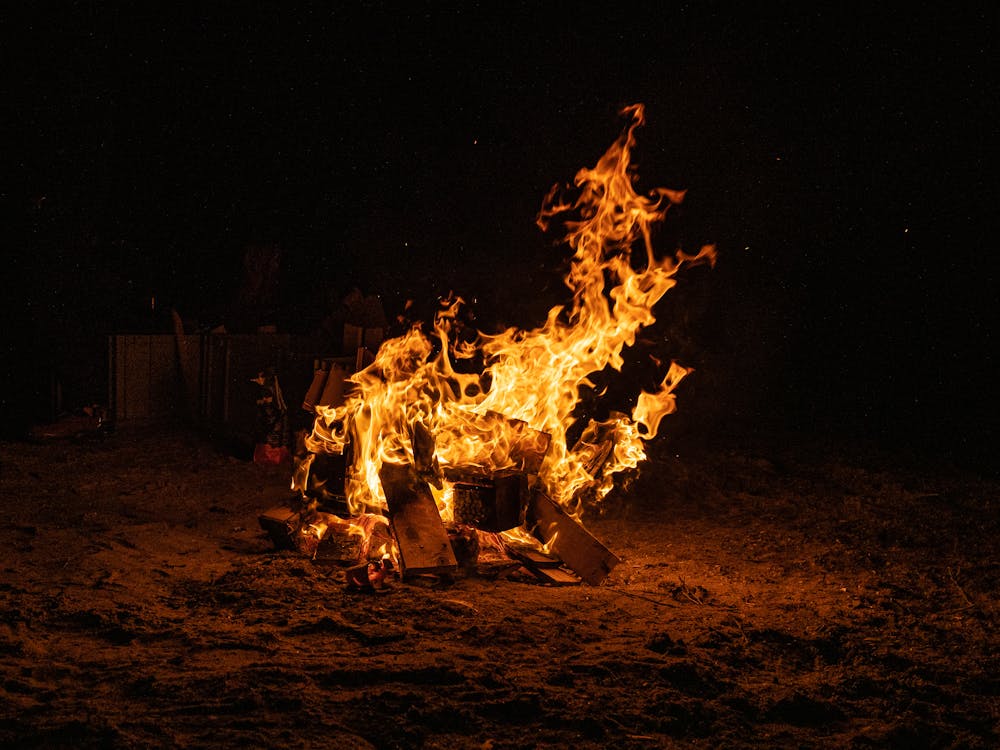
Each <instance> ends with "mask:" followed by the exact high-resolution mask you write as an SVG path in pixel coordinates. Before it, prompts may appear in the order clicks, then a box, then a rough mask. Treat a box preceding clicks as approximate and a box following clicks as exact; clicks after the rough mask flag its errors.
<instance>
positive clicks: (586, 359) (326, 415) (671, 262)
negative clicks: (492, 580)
mask: <svg viewBox="0 0 1000 750" xmlns="http://www.w3.org/2000/svg"><path fill="white" fill-rule="evenodd" d="M624 114H626V115H628V116H629V117H630V118H631V120H630V123H629V125H628V127H627V128H626V129H625V131H624V132H623V133H622V135H621V136H620V137H619V138H618V140H617V141H616V142H615V143H614V144H612V146H611V148H610V149H609V150H608V151H607V153H606V154H604V156H603V157H602V158H601V159H600V160H599V161H598V163H597V164H596V165H595V166H594V167H593V168H590V169H582V170H580V172H579V173H578V174H577V175H576V178H575V180H574V184H573V186H572V187H570V188H568V189H566V190H561V189H559V188H558V187H557V188H554V189H553V190H552V191H551V192H550V194H549V195H548V196H547V197H546V199H545V201H544V202H543V204H542V209H541V211H540V213H539V216H538V223H539V226H541V227H542V228H543V229H548V228H550V227H553V226H556V225H559V226H562V227H563V228H564V229H565V230H566V242H567V243H568V244H569V246H570V248H571V249H572V251H573V258H572V262H571V265H570V270H569V272H568V274H567V276H566V279H565V280H566V284H567V286H568V287H569V289H570V290H571V292H572V295H573V296H572V302H571V303H570V304H568V305H567V306H564V307H563V306H561V307H556V308H553V309H552V311H551V312H550V313H549V316H548V318H547V320H546V321H545V322H544V323H543V324H542V325H540V326H539V327H537V328H535V329H532V330H519V329H509V330H507V331H504V332H503V333H499V334H495V335H486V334H479V335H478V336H476V335H470V333H472V332H471V330H470V329H469V328H468V327H467V325H466V321H465V319H464V316H463V313H462V311H461V307H462V305H463V304H464V303H463V301H462V300H461V299H460V298H457V297H454V298H449V299H447V300H445V301H444V302H443V304H442V306H441V309H440V310H439V312H438V314H437V316H436V318H435V320H434V326H433V332H432V333H431V334H430V335H428V334H426V333H425V332H424V331H423V330H422V329H421V328H420V327H419V326H415V327H413V328H411V329H410V331H408V332H407V333H406V334H404V335H402V336H400V337H398V338H394V339H389V340H387V341H384V342H382V345H381V346H380V347H379V349H378V351H377V352H376V353H374V354H373V355H371V357H370V358H368V357H365V358H361V357H359V358H358V359H357V361H356V362H355V370H356V371H355V372H354V373H353V374H350V375H349V376H348V374H347V373H346V372H338V373H336V374H335V372H334V370H333V369H332V368H331V369H330V370H329V372H328V373H327V374H326V375H325V377H324V376H322V375H321V374H320V373H319V372H317V375H316V378H315V379H314V381H313V385H312V387H311V388H310V389H309V393H308V394H307V396H306V399H305V403H304V406H306V407H307V408H310V407H311V408H312V409H314V411H315V414H316V419H315V421H314V425H313V430H312V433H311V434H310V435H309V436H308V437H307V438H306V440H305V446H306V447H307V448H308V451H309V455H308V456H306V457H305V458H304V459H303V460H301V461H300V462H299V464H298V467H297V469H296V471H295V475H294V477H293V488H294V489H296V490H298V491H299V492H300V493H301V495H302V496H303V498H304V500H305V502H306V504H307V505H309V504H312V505H314V506H315V505H317V504H318V503H320V502H322V501H323V500H324V499H329V498H330V497H331V495H332V494H333V492H332V490H330V488H328V487H327V486H326V483H325V482H320V483H319V484H318V485H317V482H315V481H313V480H312V479H311V476H310V474H311V471H312V470H314V469H317V470H318V469H320V468H322V462H320V461H317V460H316V459H317V457H319V456H338V457H340V460H341V461H342V462H343V466H344V475H345V477H344V485H345V488H344V500H345V503H346V505H347V510H348V514H349V515H350V514H355V515H360V514H363V513H372V512H374V513H379V512H385V513H386V514H387V515H388V519H389V525H390V527H391V530H392V534H393V538H394V542H395V548H394V550H393V552H392V554H394V555H395V559H396V561H397V563H398V568H399V569H400V570H401V571H402V574H403V575H407V574H410V575H416V574H419V573H423V572H440V571H451V570H454V569H456V568H457V565H458V559H459V558H460V559H462V561H463V565H464V566H465V567H469V562H468V561H469V558H470V556H471V555H472V552H473V551H474V550H475V549H476V545H474V544H472V540H471V538H470V537H469V535H468V534H455V533H454V531H455V529H456V528H458V527H472V528H473V529H478V530H479V531H480V532H482V533H485V534H490V533H503V534H507V535H510V537H511V538H512V539H513V538H515V537H518V538H520V539H521V540H522V541H523V540H525V539H531V536H530V534H529V530H530V531H531V532H533V533H534V534H536V535H537V536H538V538H539V539H541V540H542V541H544V542H545V543H546V546H547V548H548V549H550V550H552V551H553V552H554V553H555V554H557V555H558V557H559V558H560V559H561V561H562V562H563V563H564V564H565V565H566V566H568V568H570V569H571V570H572V571H574V572H575V573H576V574H578V575H579V577H580V578H582V579H583V580H584V581H586V582H587V583H590V584H598V583H600V582H601V581H602V580H604V578H605V577H606V576H607V575H608V573H609V572H610V571H611V570H612V569H613V568H614V567H615V565H617V564H618V562H619V560H618V558H617V557H616V556H615V555H614V554H612V553H611V552H610V551H609V550H608V549H607V548H606V547H605V546H604V545H603V544H601V543H600V542H598V541H597V540H596V539H595V538H594V537H593V536H592V535H591V534H590V533H589V532H588V531H587V530H586V529H585V528H584V527H583V525H582V524H581V523H580V521H579V520H578V519H577V518H575V517H574V516H578V515H579V512H580V511H581V510H582V509H583V507H585V506H586V505H589V504H592V503H597V502H600V501H601V499H602V498H603V497H604V496H605V495H606V494H607V493H608V492H609V491H610V490H611V488H612V487H613V484H614V478H615V476H617V475H620V473H621V472H623V471H626V470H631V469H634V468H635V467H636V466H638V464H639V463H640V462H641V461H642V460H643V459H644V458H645V452H644V441H645V440H649V439H652V438H653V437H655V436H656V433H657V430H658V428H659V426H660V421H661V419H662V417H663V416H664V415H665V414H668V413H670V412H671V411H673V409H674V389H675V387H676V386H677V384H678V383H679V382H680V380H681V378H683V377H684V376H685V375H686V374H687V373H688V370H686V369H684V368H683V367H680V366H679V365H676V364H671V365H670V367H669V369H668V370H667V372H666V373H665V375H664V377H663V380H662V383H661V385H660V388H659V389H658V390H657V391H656V392H655V393H641V394H639V396H638V398H637V400H636V407H635V409H634V410H633V411H632V413H631V414H622V413H611V415H610V417H609V418H608V419H606V420H605V421H602V422H598V421H595V420H590V421H589V422H588V423H586V424H582V425H578V428H582V429H578V430H574V431H573V432H574V433H576V432H579V433H580V438H579V439H578V440H577V441H576V442H575V443H574V444H573V446H572V447H570V445H569V443H568V442H567V435H568V434H570V430H571V429H572V428H573V426H574V424H575V423H576V421H577V412H576V409H577V405H578V404H579V403H580V400H581V391H582V390H583V389H590V390H592V389H593V387H594V383H593V380H592V377H593V376H594V375H595V374H596V373H600V372H602V371H605V370H607V369H609V368H610V369H613V370H620V369H621V368H622V365H623V363H624V358H623V356H622V350H623V349H624V348H625V347H627V346H632V345H633V344H634V343H635V341H636V336H637V334H638V332H639V330H640V329H641V328H642V327H643V326H648V325H650V324H651V323H653V322H654V321H655V317H654V315H653V308H654V306H655V305H656V303H657V302H658V301H659V300H660V299H661V298H662V297H663V295H664V294H666V293H667V292H668V291H669V290H670V289H671V288H672V287H673V286H674V285H675V284H676V281H675V279H674V276H675V275H676V273H677V271H678V270H679V269H680V268H681V266H682V265H684V264H692V263H700V262H709V263H711V262H713V261H714V250H713V248H712V247H709V246H706V247H704V248H702V250H701V251H700V252H699V253H697V254H695V255H687V254H685V253H683V252H681V251H678V252H677V253H676V255H674V256H668V257H665V258H658V257H657V256H656V254H655V253H654V251H653V247H652V244H651V237H652V231H651V227H652V225H653V224H655V223H656V222H659V221H661V220H662V219H663V218H664V217H665V215H666V213H667V210H668V209H669V208H670V206H671V205H672V204H674V203H679V202H680V201H681V200H682V199H683V197H684V193H683V192H682V191H675V190H667V189H662V188H661V189H657V190H654V191H652V192H650V193H648V194H646V195H639V194H638V193H637V192H636V191H635V188H634V180H635V176H634V170H633V169H632V167H631V164H630V158H631V149H632V147H633V146H634V144H635V138H634V134H635V130H636V128H637V127H638V126H639V125H641V124H642V122H643V111H642V107H641V105H637V106H634V107H630V108H628V109H626V110H625V112H624ZM634 245H639V246H640V247H641V248H642V250H644V251H645V252H642V253H638V254H637V257H636V258H633V246H634ZM359 351H360V350H359ZM458 360H463V361H465V362H466V363H478V365H477V367H473V368H470V367H467V366H466V367H462V368H456V367H455V366H453V363H454V362H456V361H458ZM470 369H472V370H473V371H472V372H469V370H470ZM317 486H319V488H320V490H321V491H320V492H317ZM324 493H325V496H324ZM564 508H571V509H572V511H573V515H572V516H571V515H569V514H567V512H566V511H565V510H564ZM314 509H315V508H314ZM447 525H451V526H452V530H453V533H452V535H451V538H452V540H453V542H452V543H450V542H449V533H448V530H447V529H448V526H447ZM456 525H457V526H456ZM456 546H458V547H461V550H460V554H459V555H458V556H457V557H456V554H455V549H454V548H456ZM539 546H540V545H539ZM518 555H520V557H518ZM515 557H518V559H520V560H521V561H522V562H523V564H525V565H526V566H527V567H528V568H529V569H530V570H532V571H534V572H535V574H536V575H539V576H540V577H543V578H544V579H546V580H548V581H549V582H553V583H565V582H566V581H567V579H570V580H575V579H574V577H573V576H572V575H571V574H565V573H564V572H553V571H563V568H562V567H560V566H558V565H557V566H549V565H546V564H544V562H543V561H541V558H539V557H537V556H532V555H529V554H527V553H524V552H518V553H517V554H516V555H515Z"/></svg>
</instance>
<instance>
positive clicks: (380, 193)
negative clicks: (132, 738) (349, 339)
mask: <svg viewBox="0 0 1000 750" xmlns="http://www.w3.org/2000/svg"><path fill="white" fill-rule="evenodd" d="M65 5H66V8H64V9H61V10H59V12H56V11H54V10H53V11H50V12H48V13H43V12H36V13H35V15H34V17H33V18H31V19H30V20H28V21H23V22H21V24H23V25H21V24H13V23H8V24H7V25H6V35H7V36H8V37H9V41H10V43H11V44H10V53H11V56H12V57H13V58H14V65H13V66H8V69H9V72H10V71H13V72H14V73H15V75H14V76H13V78H14V81H13V85H12V87H11V88H10V89H9V91H8V93H7V94H6V95H5V97H4V98H5V102H4V104H5V109H6V112H5V116H4V120H5V122H8V123H14V124H15V128H14V131H15V135H14V136H13V137H10V136H9V137H8V138H7V139H6V143H5V151H6V152H7V153H6V158H5V164H6V165H7V166H6V168H5V169H4V172H5V173H6V174H5V177H7V180H5V183H6V186H5V187H4V189H3V193H4V194H3V200H4V202H5V204H7V206H8V207H9V208H10V209H11V210H12V214H13V216H14V217H15V219H14V232H13V234H12V236H11V237H10V241H11V245H9V246H8V247H10V254H9V256H8V257H9V258H10V260H8V261H7V268H8V273H6V274H5V278H6V279H7V280H8V281H9V282H13V283H11V285H10V291H9V292H8V293H7V294H6V295H5V303H4V304H5V307H6V308H7V310H6V317H7V319H8V320H9V321H10V326H9V328H10V329H11V331H12V333H11V337H10V339H9V343H8V344H7V345H6V346H5V347H4V355H5V359H6V360H7V363H6V365H5V370H6V371H7V373H8V374H9V375H10V378H9V380H10V383H11V385H10V386H9V387H7V388H6V389H5V394H4V396H5V401H6V404H7V407H8V408H9V407H11V406H12V405H14V404H18V403H21V402H23V401H24V400H25V399H24V398H23V397H22V396H23V392H26V391H25V389H27V391H31V388H32V385H31V383H32V382H33V380H32V379H33V378H36V376H37V373H39V372H41V371H44V370H45V368H49V369H52V368H56V369H58V368H63V369H65V368H66V367H67V362H66V360H67V359H74V358H75V357H77V356H78V355H77V354H71V352H76V351H77V350H78V349H79V347H81V346H96V345H93V344H92V343H91V342H95V341H96V342H100V341H101V340H102V337H103V336H105V335H106V334H108V333H112V332H128V331H144V330H164V331H166V330H169V328H167V327H163V326H164V318H163V316H164V315H165V314H166V313H165V311H168V310H169V309H170V307H175V308H176V309H178V311H180V312H181V313H182V314H183V315H184V316H185V318H186V319H190V320H192V321H195V322H196V323H197V324H201V325H205V326H209V325H213V324H217V323H220V322H225V317H226V313H227V309H228V307H227V305H228V303H229V301H230V300H231V299H232V298H233V296H234V295H235V294H236V292H237V290H238V288H239V285H240V281H241V276H242V258H243V255H244V253H245V251H246V249H247V247H248V246H251V245H255V244H257V245H272V244H273V245H277V246H279V247H280V248H281V250H282V256H281V276H280V288H279V303H278V307H277V309H276V311H275V318H276V321H277V322H278V323H279V324H280V325H281V327H282V329H283V330H290V331H293V332H303V333H306V332H309V330H310V328H311V327H314V326H315V325H317V323H318V322H319V320H320V319H321V318H322V316H323V314H324V312H325V311H326V310H327V309H328V308H329V306H330V305H331V304H332V303H335V302H336V301H337V300H338V299H339V298H340V296H342V295H343V293H344V292H345V291H346V290H348V289H350V288H351V287H354V286H356V287H358V288H360V289H362V290H363V291H364V292H366V293H378V294H380V295H382V298H383V302H384V304H385V306H386V308H387V311H388V312H390V313H392V312H393V311H394V308H395V306H397V305H399V304H401V302H402V300H404V299H406V298H424V299H433V298H434V297H435V296H436V295H438V294H441V293H444V292H447V291H448V290H449V289H455V290H456V291H459V292H462V293H464V294H466V295H468V296H474V297H476V298H477V299H478V300H480V304H481V305H482V313H481V315H482V317H483V319H484V320H493V319H494V318H497V319H499V318H504V319H509V320H514V319H516V318H517V317H518V312H517V311H515V310H514V308H515V307H517V305H518V304H520V305H521V307H519V308H518V309H519V310H521V314H522V315H524V316H526V317H530V314H532V313H534V311H535V309H536V308H538V309H542V310H544V308H545V306H547V305H548V304H550V303H555V302H559V301H561V300H562V299H564V297H563V296H562V290H561V289H560V288H559V282H558V275H559V272H560V269H561V267H562V265H561V264H562V262H563V257H564V254H563V252H562V250H561V249H560V248H557V247H553V245H552V243H551V241H550V239H549V238H545V237H543V236H542V235H541V234H540V233H539V231H538V230H537V228H536V227H535V225H534V217H535V214H536V213H537V211H538V208H539V205H540V201H541V198H542V197H543V195H544V194H545V193H546V192H547V191H548V189H549V188H550V187H551V186H552V184H554V183H555V182H563V181H567V180H569V179H571V178H572V176H573V174H574V173H575V172H576V170H577V169H578V168H579V167H581V166H584V165H592V164H593V163H594V162H595V161H596V159H597V158H598V157H599V156H600V155H601V154H602V153H603V152H604V150H605V149H606V148H607V147H608V146H609V145H610V144H611V142H612V141H613V140H614V139H615V137H616V136H617V135H618V133H619V132H620V129H621V126H622V124H623V123H622V120H621V119H620V118H619V117H618V114H617V113H618V111H619V110H620V109H621V107H622V106H624V105H627V104H630V103H633V102H643V103H645V104H646V107H647V118H648V124H647V126H646V127H645V128H643V129H642V130H641V131H640V134H639V145H638V149H637V152H636V157H635V158H636V162H637V164H638V168H639V175H640V185H641V186H643V187H648V188H651V187H655V186H660V185H664V186H668V187H675V188H687V189H688V195H687V200H686V201H685V203H684V205H683V206H682V207H681V208H680V210H678V211H677V212H675V213H674V215H672V216H671V217H670V218H669V219H668V224H669V225H670V226H669V227H665V228H664V230H663V232H662V237H661V239H663V240H664V241H665V242H666V243H667V247H665V248H664V249H665V250H669V249H672V246H673V245H682V246H684V247H686V248H687V249H690V250H694V249H696V248H697V247H699V246H700V245H701V244H703V243H706V242H714V243H716V244H717V246H718V248H719V263H718V266H717V267H716V269H714V270H713V271H710V272H705V273H702V269H698V270H697V271H696V272H694V273H692V274H691V275H690V278H689V279H687V281H688V282H689V284H690V287H689V292H687V297H684V296H682V295H681V294H680V291H679V292H678V293H679V296H678V298H677V300H676V302H675V303H671V304H670V305H668V306H667V308H666V309H665V310H664V312H665V313H669V314H671V315H677V314H678V312H677V309H676V308H677V307H678V306H680V304H681V303H682V302H684V301H685V300H690V301H691V302H692V304H693V305H694V307H695V309H696V311H697V314H694V313H689V317H691V318H693V320H692V321H690V325H689V326H688V327H687V328H685V334H689V335H690V338H692V339H693V340H694V342H695V344H694V345H693V346H694V348H695V349H697V351H695V352H694V354H693V355H692V356H694V358H695V359H699V358H700V359H703V360H704V361H705V362H706V363H708V367H709V368H710V369H711V368H712V367H714V368H716V370H717V371H720V370H725V372H726V376H725V378H722V377H721V376H719V375H718V374H717V375H716V381H720V382H721V380H726V381H727V382H726V385H724V386H722V391H723V392H724V393H729V394H733V393H739V392H741V391H744V392H753V393H758V394H761V396H760V398H759V399H757V400H756V401H754V400H753V399H749V400H747V399H743V400H742V401H741V400H740V399H734V400H733V401H732V403H734V404H737V405H736V406H734V407H733V409H734V411H739V412H740V414H739V416H741V417H742V418H746V417H747V416H748V414H749V413H751V412H754V411H755V410H761V411H765V410H766V411H768V412H769V413H771V414H780V415H783V416H787V418H788V420H789V423H790V424H795V425H797V426H799V427H802V426H812V427H814V428H817V429H820V430H837V431H839V432H840V433H842V434H845V435H848V436H850V435H852V434H856V435H858V436H859V437H862V436H865V437H867V436H875V437H885V438H886V439H887V440H897V441H899V440H905V441H909V442H915V443H919V444H920V446H921V447H923V448H932V449H933V448H935V447H936V446H940V447H941V448H943V449H947V450H948V451H950V452H954V453H962V452H968V453H970V454H974V455H976V456H987V455H988V453H989V452H990V451H988V450H986V449H984V447H983V446H984V445H988V444H989V443H988V441H989V440H991V439H992V438H994V437H995V430H996V426H997V408H996V398H995V395H994V389H995V384H994V380H995V379H996V376H995V369H996V361H997V360H996V341H995V336H994V323H993V317H994V316H995V313H996V308H997V307H998V305H997V297H998V293H997V279H996V274H995V270H994V268H995V265H996V263H995V261H994V257H995V253H996V250H995V247H994V246H993V242H992V240H993V239H994V237H995V234H994V233H993V232H989V233H987V230H986V227H987V222H986V215H987V206H989V207H990V209H993V204H994V203H995V199H996V192H995V188H994V186H993V183H994V182H995V180H994V179H992V177H993V176H992V174H991V173H990V170H989V169H988V168H987V160H986V154H987V153H989V152H990V151H991V148H990V147H989V142H991V141H992V140H994V139H993V135H994V133H995V132H996V125H995V121H994V120H993V119H992V118H991V117H990V114H991V110H992V107H991V106H990V104H991V102H992V101H993V100H994V99H995V95H996V93H995V92H996V86H995V80H994V78H993V76H992V75H991V74H990V73H989V68H990V67H991V65H990V63H989V61H990V60H991V59H993V58H994V57H995V54H994V53H995V37H996V11H995V10H994V9H992V8H990V9H988V10H987V9H986V8H987V6H986V5H983V7H982V8H977V7H973V8H971V9H966V10H964V11H953V10H944V9H939V10H931V11H916V12H915V11H914V10H913V8H909V9H907V10H906V11H905V12H903V11H901V10H899V9H894V8H892V7H890V6H891V4H888V5H887V4H870V7H866V8H865V9H863V10H858V9H853V10H851V11H850V12H848V11H846V10H843V11H822V12H821V11H815V10H805V11H803V10H800V9H799V6H798V5H796V4H778V5H776V6H774V7H772V8H771V9H769V10H767V11H759V10H755V11H754V12H753V13H752V14H751V12H750V11H741V12H739V13H738V14H737V15H730V12H729V10H728V8H727V9H725V10H723V9H722V5H717V4H714V3H690V4H687V3H675V4H670V3H662V4H650V5H641V4H640V5H638V6H635V7H636V8H637V10H634V11H630V10H627V9H626V5H625V4H620V5H614V6H612V5H609V6H607V7H605V8H604V9H601V10H586V11H582V10H580V9H577V8H574V7H573V6H572V5H569V4H566V5H562V4H544V7H545V11H544V12H540V11H536V10H535V5H536V4H522V3H503V4H500V3H498V4H496V7H495V8H492V9H490V6H485V7H480V6H479V5H478V4H476V3H464V4H455V5H454V6H450V7H448V8H446V9H443V8H442V7H441V6H436V7H434V8H433V9H432V8H431V6H424V5H423V4H421V3H406V4H396V3H386V4H382V3H360V4H356V6H357V7H352V8H346V7H340V6H346V5H347V4H336V3H335V4H315V5H310V6H304V7H303V6H300V7H298V8H292V7H290V6H288V5H287V4H282V3H274V4H271V5H266V4H265V5H264V7H263V9H257V10H254V11H252V12H251V11H248V10H246V9H245V8H242V7H240V6H232V7H231V8H229V7H227V8H224V9H218V10H205V11H203V12H201V13H200V14H198V13H193V12H188V11H181V10H178V9H176V8H172V7H166V8H163V9H160V10H159V11H153V10H141V11H139V10H135V9H128V10H121V9H114V10H112V9H109V8H108V7H107V6H105V5H103V4H99V3H73V4H65ZM538 5H539V7H540V6H541V4H538ZM726 5H728V4H726ZM397 6H398V7H397ZM630 13H631V15H628V14H630ZM8 77H10V76H8ZM988 175H989V177H990V178H991V179H989V180H988V179H987V176H988ZM684 281H685V279H683V278H682V285H683V283H684ZM679 289H680V288H679ZM153 297H155V298H156V300H157V302H156V309H155V310H153V309H151V303H150V301H151V298H153ZM516 322H519V323H527V322H530V321H524V320H516ZM667 329H668V330H671V331H672V330H675V328H671V327H670V324H667ZM691 347H692V345H691V344H690V343H689V345H688V348H689V349H691ZM36 379H37V378H36ZM722 401H723V406H722V407H720V409H719V410H720V411H722V412H723V413H722V414H718V413H716V414H713V419H715V420H719V421H725V403H728V402H727V401H726V399H722ZM737 402H738V403H737ZM751 402H752V403H751Z"/></svg>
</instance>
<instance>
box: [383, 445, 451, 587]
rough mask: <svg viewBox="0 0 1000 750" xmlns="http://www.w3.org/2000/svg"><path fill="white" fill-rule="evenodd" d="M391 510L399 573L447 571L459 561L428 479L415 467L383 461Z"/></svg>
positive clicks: (384, 484)
mask: <svg viewBox="0 0 1000 750" xmlns="http://www.w3.org/2000/svg"><path fill="white" fill-rule="evenodd" d="M379 478H380V479H381V480H382V489H383V490H384V491H385V498H386V502H387V504H388V509H389V525H390V526H391V527H392V532H393V535H394V536H395V537H396V547H397V549H398V551H399V564H400V574H401V575H402V576H403V577H404V578H405V577H406V576H407V575H416V574H420V573H444V572H448V571H452V570H454V569H455V568H456V567H457V565H458V563H457V562H456V560H455V553H454V552H453V551H452V549H451V544H450V543H449V541H448V532H447V530H446V529H445V527H444V524H443V523H442V522H441V514H440V513H438V509H437V504H436V503H435V502H434V497H433V495H431V490H430V487H429V486H428V484H427V482H425V481H421V480H419V479H417V478H416V476H415V474H414V471H413V468H412V467H411V466H409V465H403V464H389V463H386V464H382V469H381V471H380V472H379Z"/></svg>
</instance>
